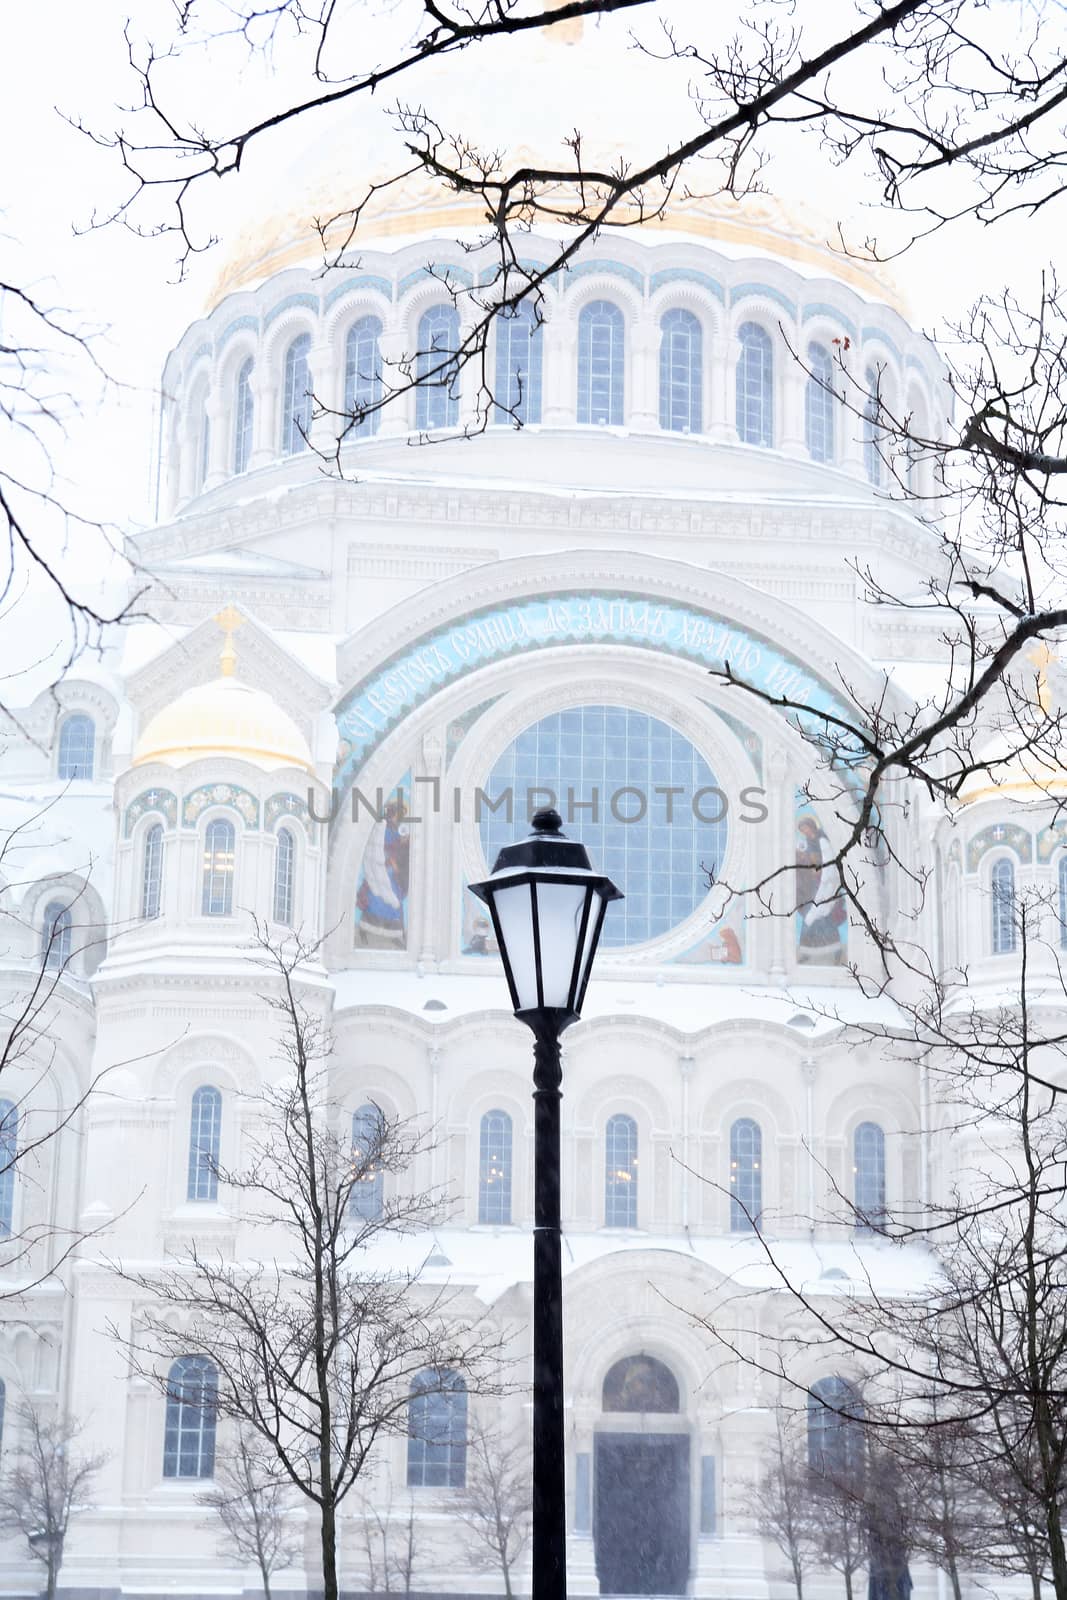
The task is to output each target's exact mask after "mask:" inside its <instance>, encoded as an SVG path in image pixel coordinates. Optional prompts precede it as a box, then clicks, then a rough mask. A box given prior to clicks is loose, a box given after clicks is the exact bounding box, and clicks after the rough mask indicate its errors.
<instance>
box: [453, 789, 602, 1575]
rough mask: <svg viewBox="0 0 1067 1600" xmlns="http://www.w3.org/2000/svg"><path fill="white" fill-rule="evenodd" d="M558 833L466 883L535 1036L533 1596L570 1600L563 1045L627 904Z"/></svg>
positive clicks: (547, 820)
mask: <svg viewBox="0 0 1067 1600" xmlns="http://www.w3.org/2000/svg"><path fill="white" fill-rule="evenodd" d="M562 826H563V823H562V819H561V817H560V815H559V812H558V811H538V812H536V813H535V815H534V817H533V822H532V827H533V832H532V833H531V835H530V837H529V838H528V839H524V840H522V842H521V843H519V844H512V845H507V846H505V848H504V849H503V850H501V852H500V854H499V855H498V856H497V858H496V862H495V864H494V866H493V874H492V877H490V878H487V879H486V881H485V882H484V883H472V884H471V886H470V887H471V893H472V894H476V895H477V896H478V898H479V900H484V902H485V904H486V905H487V906H488V907H489V915H490V916H491V917H492V919H493V929H494V931H495V933H496V938H497V944H498V945H499V946H500V954H501V957H502V959H503V962H504V973H505V976H506V977H507V980H508V988H509V989H510V990H511V1003H512V1005H513V1007H514V1008H515V1015H516V1016H517V1017H518V1019H519V1021H520V1022H525V1024H526V1026H527V1027H528V1028H529V1029H530V1030H531V1032H532V1033H533V1036H534V1093H533V1098H534V1281H533V1536H532V1540H531V1553H532V1559H533V1596H532V1600H564V1597H565V1596H566V1593H567V1546H566V1502H565V1497H564V1444H563V1277H562V1262H561V1257H560V1219H559V1166H560V1161H559V1102H560V1081H561V1079H562V1075H563V1074H562V1067H561V1065H560V1048H559V1040H560V1035H561V1034H562V1032H563V1030H564V1028H569V1027H570V1025H571V1023H572V1022H577V1020H578V1018H579V1017H580V1016H581V1014H582V1001H583V1000H584V999H585V990H586V985H587V984H588V982H589V972H590V969H591V967H592V965H593V957H594V955H595V954H596V947H597V943H598V941H599V939H600V930H601V928H602V927H603V924H604V913H605V911H606V910H607V908H608V902H609V901H611V900H621V899H622V895H621V893H620V891H619V890H618V889H616V887H615V885H614V884H613V883H612V882H611V880H610V878H605V877H603V876H601V874H600V873H597V872H594V871H593V868H592V866H591V865H590V861H589V856H588V854H587V853H586V849H585V846H584V845H582V844H578V843H577V842H576V841H575V840H572V839H565V838H564V837H563V834H562V833H561V832H560V829H561V828H562Z"/></svg>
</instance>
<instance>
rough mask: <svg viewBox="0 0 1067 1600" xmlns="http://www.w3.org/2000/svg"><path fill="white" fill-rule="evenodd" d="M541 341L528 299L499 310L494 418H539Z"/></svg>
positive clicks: (534, 312)
mask: <svg viewBox="0 0 1067 1600" xmlns="http://www.w3.org/2000/svg"><path fill="white" fill-rule="evenodd" d="M541 344H542V340H541V323H540V321H539V319H538V314H537V307H536V306H535V305H533V304H532V302H531V301H530V300H529V299H527V300H520V302H519V304H518V305H517V306H515V307H514V309H512V310H508V311H501V312H500V313H499V315H498V316H497V319H496V389H495V394H496V406H495V409H494V414H493V420H494V421H495V422H510V423H515V422H540V420H541Z"/></svg>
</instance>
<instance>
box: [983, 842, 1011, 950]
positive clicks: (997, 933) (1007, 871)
mask: <svg viewBox="0 0 1067 1600" xmlns="http://www.w3.org/2000/svg"><path fill="white" fill-rule="evenodd" d="M989 885H990V889H991V891H992V914H993V954H994V955H995V956H1007V955H1011V953H1012V951H1013V950H1014V949H1015V931H1016V930H1015V868H1014V866H1013V865H1012V863H1011V862H1010V861H1009V860H1008V858H1007V856H1002V857H1001V859H1000V860H999V861H997V862H995V863H994V865H993V871H992V873H991V874H990V879H989Z"/></svg>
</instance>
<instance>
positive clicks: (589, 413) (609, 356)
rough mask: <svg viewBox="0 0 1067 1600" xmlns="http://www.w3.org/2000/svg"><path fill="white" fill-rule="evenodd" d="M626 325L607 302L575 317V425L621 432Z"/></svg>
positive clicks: (597, 303)
mask: <svg viewBox="0 0 1067 1600" xmlns="http://www.w3.org/2000/svg"><path fill="white" fill-rule="evenodd" d="M625 373H626V325H625V323H624V322H623V316H622V312H621V311H620V310H619V308H618V306H616V305H612V303H611V301H610V300H591V301H590V303H589V304H588V305H587V306H583V307H582V310H581V312H580V313H579V316H578V421H579V422H593V423H596V422H603V423H607V424H608V425H609V426H610V427H613V428H621V427H622V421H623V400H624V395H625V389H626V382H625Z"/></svg>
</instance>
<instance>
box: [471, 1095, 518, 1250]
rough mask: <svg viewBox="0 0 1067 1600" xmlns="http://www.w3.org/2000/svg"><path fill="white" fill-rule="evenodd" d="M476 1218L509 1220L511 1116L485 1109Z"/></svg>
mask: <svg viewBox="0 0 1067 1600" xmlns="http://www.w3.org/2000/svg"><path fill="white" fill-rule="evenodd" d="M478 1221H479V1222H501V1223H507V1222H510V1221H511V1118H510V1117H509V1116H508V1114H507V1112H506V1111H487V1112H486V1113H485V1116H484V1117H483V1118H482V1123H481V1129H480V1131H479V1137H478Z"/></svg>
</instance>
